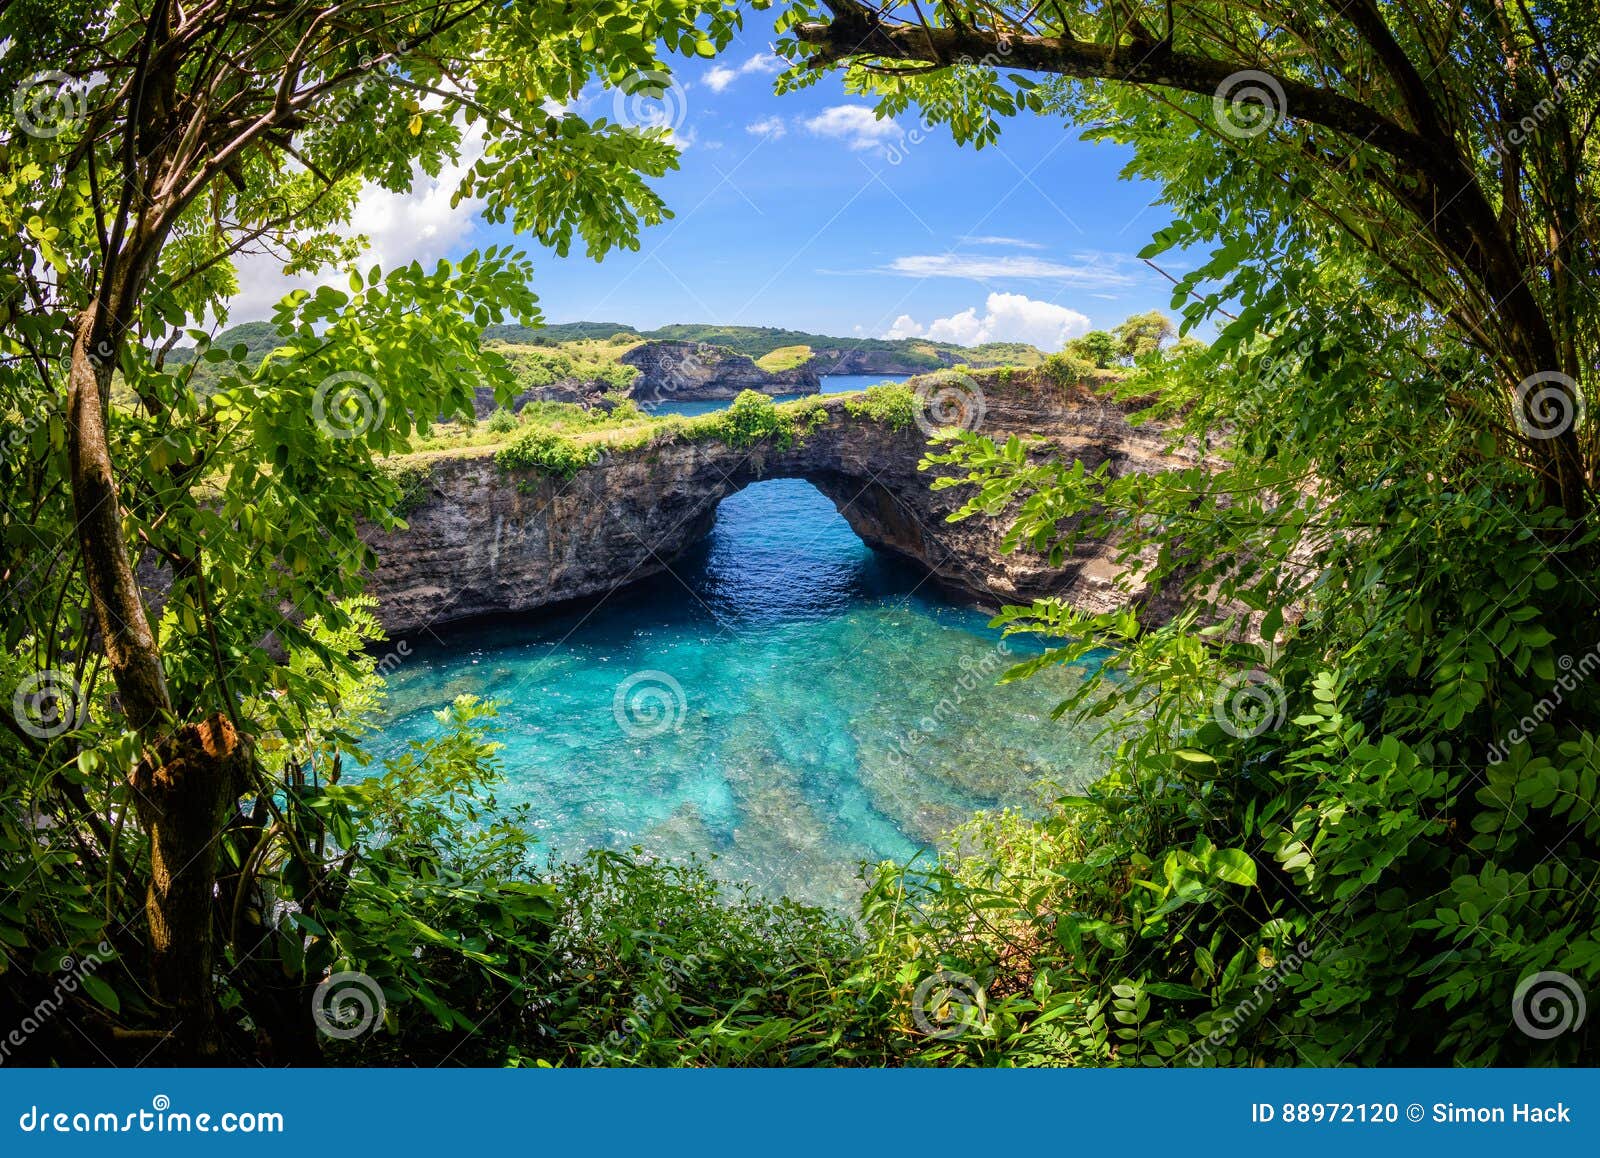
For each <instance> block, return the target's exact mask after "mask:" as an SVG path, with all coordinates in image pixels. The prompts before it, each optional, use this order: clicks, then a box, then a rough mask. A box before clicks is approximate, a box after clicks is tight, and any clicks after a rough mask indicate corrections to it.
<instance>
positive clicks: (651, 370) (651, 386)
mask: <svg viewBox="0 0 1600 1158" xmlns="http://www.w3.org/2000/svg"><path fill="white" fill-rule="evenodd" d="M620 360H621V361H622V362H623V363H625V364H626V365H629V366H634V367H637V368H638V370H639V376H638V377H637V378H635V379H634V381H633V388H632V394H633V397H634V398H635V399H637V400H639V401H641V402H697V401H705V400H717V399H724V398H732V397H734V396H735V395H736V394H738V393H739V392H740V391H741V390H758V391H760V392H761V393H763V394H815V393H816V392H817V391H818V390H820V389H821V388H822V383H821V379H819V378H818V376H817V371H816V370H815V369H813V368H812V367H811V365H810V364H809V363H807V364H804V365H801V366H796V367H795V368H793V369H791V370H764V369H762V368H761V367H760V366H758V365H756V363H755V361H754V359H751V358H748V357H746V356H745V355H743V354H739V353H735V352H734V351H733V350H730V349H727V348H726V347H724V346H713V345H710V344H708V343H705V342H667V341H652V342H645V343H644V344H643V345H640V346H635V347H634V348H633V349H631V350H629V351H628V352H627V353H626V354H624V355H622V358H621V359H620Z"/></svg>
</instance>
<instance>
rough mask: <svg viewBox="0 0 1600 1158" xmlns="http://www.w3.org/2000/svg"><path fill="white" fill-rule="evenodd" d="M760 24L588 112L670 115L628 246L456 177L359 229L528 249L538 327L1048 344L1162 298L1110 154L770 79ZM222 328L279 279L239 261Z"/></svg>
mask: <svg viewBox="0 0 1600 1158" xmlns="http://www.w3.org/2000/svg"><path fill="white" fill-rule="evenodd" d="M768 40H769V29H766V28H762V27H759V26H753V27H752V28H751V29H750V30H749V31H747V33H746V34H745V35H744V36H743V37H741V39H740V40H739V41H738V42H736V43H735V44H734V45H733V46H732V47H730V49H729V50H728V51H727V52H725V53H724V54H723V55H722V56H720V57H718V58H717V59H716V60H712V61H688V62H681V63H680V64H679V65H678V66H676V72H675V80H676V82H677V84H678V86H679V87H678V88H677V89H676V90H675V91H673V92H671V93H669V94H668V95H667V97H666V98H665V99H664V100H661V101H651V100H642V99H640V100H632V99H628V98H621V99H620V100H619V98H618V97H617V96H616V94H613V93H611V92H607V91H603V90H599V89H596V90H595V91H594V92H593V93H592V94H587V95H586V97H585V99H584V100H583V101H582V102H581V103H580V105H579V107H578V109H577V111H579V112H581V113H582V114H583V115H585V116H588V117H596V116H602V115H603V116H607V117H610V118H612V119H616V115H615V114H616V113H618V112H622V113H623V114H624V115H626V116H627V117H630V118H633V119H635V120H645V121H654V120H667V121H670V123H672V124H673V126H674V132H675V135H676V137H677V138H678V140H679V142H680V144H682V145H684V146H686V147H685V148H684V151H683V156H682V160H681V168H680V170H679V171H677V172H675V173H671V174H669V175H668V176H667V177H666V178H664V179H663V180H661V181H660V182H658V183H657V188H658V190H659V192H660V193H661V194H662V196H663V197H664V198H665V200H666V201H667V203H668V205H669V206H670V207H671V208H672V210H673V211H674V213H675V214H676V216H675V217H674V218H672V219H671V220H669V221H667V222H665V223H664V224H662V225H660V226H657V227H654V228H651V229H648V230H646V231H645V233H644V234H643V236H642V238H641V248H640V250H639V252H637V253H631V252H621V253H613V254H611V255H609V256H608V257H607V258H606V259H605V260H604V261H603V262H601V263H595V262H593V261H591V260H589V259H588V258H586V257H584V256H582V255H581V254H578V255H575V256H572V257H569V258H566V259H562V258H559V257H557V256H556V255H555V254H554V253H553V252H549V251H546V250H544V249H542V248H541V247H539V246H537V245H536V243H534V242H532V241H531V240H530V239H528V238H518V237H517V236H516V235H514V234H513V233H512V232H511V230H510V229H509V227H505V226H491V225H488V224H486V223H485V222H483V221H482V219H481V217H479V216H478V211H477V206H476V205H475V204H474V203H471V202H467V203H464V204H463V205H462V206H460V207H459V208H457V209H454V210H452V209H451V208H450V207H449V204H448V202H449V193H450V192H451V191H452V190H453V188H454V180H455V177H456V174H454V173H452V172H449V171H447V172H446V173H445V174H443V175H442V176H441V179H440V180H439V181H437V182H433V181H429V180H427V179H423V180H422V181H420V182H419V184H418V187H417V188H415V189H414V190H413V191H412V192H411V194H410V195H409V196H406V197H396V196H395V195H391V194H386V193H383V192H381V191H376V190H375V191H373V195H372V196H371V197H370V198H363V204H362V206H361V207H360V208H359V209H358V212H357V215H356V221H355V226H356V228H358V229H361V230H362V232H364V233H366V234H368V236H369V237H371V238H372V241H373V249H374V251H375V253H374V256H375V257H377V258H378V259H379V260H381V261H383V263H384V264H385V265H392V264H395V263H396V262H400V261H408V260H411V259H412V258H418V259H420V260H423V261H430V260H434V259H437V258H439V257H457V256H460V255H461V254H462V253H465V252H466V251H467V250H468V249H471V248H474V247H479V246H483V245H488V244H494V243H504V242H514V243H516V244H517V245H519V246H520V247H521V248H524V249H526V250H528V251H529V252H530V253H531V254H532V256H533V258H534V261H535V267H536V270H535V284H534V288H535V290H536V291H537V292H538V294H539V296H540V299H541V301H542V303H543V308H544V311H545V314H546V316H547V317H548V318H549V319H550V320H551V321H577V320H590V321H618V322H623V323H626V324H629V325H633V326H637V327H641V328H646V327H654V326H658V325H662V324H665V323H669V322H717V323H728V324H744V325H775V326H787V327H792V328H796V329H805V330H812V331H817V332H822V333H828V334H836V335H841V336H850V335H863V336H871V337H882V336H897V337H898V336H909V335H913V334H926V335H928V336H931V337H937V338H943V339H947V340H954V341H961V342H968V343H970V342H974V341H984V340H1023V341H1034V342H1036V343H1038V344H1040V345H1044V346H1047V347H1051V346H1059V343H1060V340H1062V339H1063V338H1065V337H1070V336H1073V335H1074V334H1076V333H1079V332H1082V331H1083V330H1085V329H1087V328H1089V327H1090V326H1094V327H1107V326H1111V325H1115V324H1116V323H1117V322H1119V321H1121V320H1122V319H1123V318H1124V317H1126V316H1127V315H1128V314H1130V313H1135V312H1138V311H1142V310H1147V309H1163V310H1166V309H1168V306H1169V300H1170V286H1169V285H1168V284H1167V283H1166V282H1165V281H1164V280H1163V279H1162V278H1161V277H1160V276H1159V275H1158V274H1156V273H1155V272H1154V271H1152V270H1150V269H1149V268H1148V267H1147V266H1145V265H1143V264H1142V263H1141V262H1139V261H1138V260H1137V258H1136V257H1135V256H1134V255H1135V254H1136V253H1137V251H1138V250H1139V249H1140V248H1141V247H1143V246H1144V245H1145V243H1146V242H1147V241H1148V240H1149V238H1150V235H1151V233H1152V232H1153V231H1154V230H1156V229H1158V228H1159V227H1160V226H1162V225H1163V224H1165V223H1166V220H1167V217H1166V214H1165V213H1164V211H1163V210H1162V209H1161V208H1160V207H1157V206H1154V205H1152V204H1151V203H1152V202H1153V201H1154V199H1155V196H1156V193H1157V189H1156V187H1155V186H1153V185H1150V184H1146V183H1135V182H1129V181H1124V180H1120V179H1119V178H1118V175H1117V174H1118V171H1119V169H1120V168H1121V166H1122V165H1123V163H1124V162H1125V160H1126V155H1125V154H1124V153H1123V151H1122V150H1120V149H1118V148H1115V147H1112V146H1107V145H1094V144H1089V143H1086V142H1083V141H1080V140H1078V139H1077V133H1076V130H1074V129H1072V128H1071V127H1069V126H1066V125H1065V124H1063V123H1062V122H1060V121H1054V120H1042V119H1038V118H1034V117H1031V116H1023V117H1019V118H1017V119H1015V120H1013V121H1012V122H1010V123H1008V126H1007V129H1006V131H1005V133H1004V134H1003V136H1002V138H1001V141H1000V143H999V145H998V146H991V147H989V148H986V149H983V150H981V151H979V150H974V149H973V148H971V147H965V148H959V147H957V146H956V145H954V144H953V143H952V142H951V141H950V139H949V136H948V133H946V132H945V131H944V130H942V129H934V130H932V131H929V130H926V129H922V128H921V127H920V126H918V125H917V124H916V123H915V122H912V121H902V122H901V123H898V124H896V123H883V122H875V121H873V119H872V118H871V116H870V112H869V108H870V106H869V102H868V101H866V100H864V99H862V98H860V97H852V96H849V95H847V94H846V93H845V92H844V90H843V88H842V86H841V84H840V82H839V79H838V78H837V76H828V77H825V78H824V79H823V80H822V82H821V83H819V84H818V85H815V86H813V87H811V88H808V89H804V90H802V91H800V92H795V93H789V94H786V95H784V96H781V97H780V96H776V95H774V93H773V92H772V83H773V76H774V74H775V72H776V71H777V67H778V65H777V61H776V60H774V59H773V58H772V57H771V55H770V49H769V44H768ZM241 275H242V279H246V287H247V292H246V293H245V294H244V295H242V298H241V300H240V301H238V302H237V303H236V305H235V307H234V311H233V318H234V320H243V319H245V318H248V317H256V316H263V315H264V314H265V313H266V310H265V308H263V307H264V306H265V304H266V303H267V302H269V301H270V300H272V299H273V298H275V297H277V296H278V295H279V294H280V293H281V292H283V288H284V287H283V284H282V282H281V279H277V278H275V277H271V276H269V275H268V273H267V270H266V268H265V267H263V266H254V267H253V268H252V267H248V266H247V268H245V269H242V270H241Z"/></svg>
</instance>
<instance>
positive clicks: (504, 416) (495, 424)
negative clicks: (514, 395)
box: [484, 406, 518, 434]
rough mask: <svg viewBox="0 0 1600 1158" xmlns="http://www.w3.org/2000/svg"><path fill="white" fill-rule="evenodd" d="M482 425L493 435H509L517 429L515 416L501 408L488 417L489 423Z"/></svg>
mask: <svg viewBox="0 0 1600 1158" xmlns="http://www.w3.org/2000/svg"><path fill="white" fill-rule="evenodd" d="M484 425H485V426H486V427H488V428H489V430H490V431H492V432H493V433H495V434H510V433H511V432H512V431H513V430H515V429H516V428H517V425H518V423H517V416H516V415H515V414H513V413H511V411H509V410H507V409H506V408H505V407H504V406H501V407H499V408H498V409H496V410H495V412H494V413H493V414H491V415H489V421H488V422H486V423H484Z"/></svg>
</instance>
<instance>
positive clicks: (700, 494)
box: [367, 374, 1172, 637]
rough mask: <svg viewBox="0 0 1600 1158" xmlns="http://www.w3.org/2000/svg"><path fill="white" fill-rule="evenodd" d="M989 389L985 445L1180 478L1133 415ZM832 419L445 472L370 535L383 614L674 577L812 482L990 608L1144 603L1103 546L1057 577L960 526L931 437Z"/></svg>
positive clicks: (489, 606) (1081, 396) (1026, 381)
mask: <svg viewBox="0 0 1600 1158" xmlns="http://www.w3.org/2000/svg"><path fill="white" fill-rule="evenodd" d="M984 390H985V393H986V401H987V421H986V426H985V430H984V432H985V433H990V434H993V435H995V436H997V437H998V436H1004V435H1006V434H1010V433H1023V434H1035V435H1039V436H1042V437H1044V438H1047V439H1048V440H1049V441H1051V442H1052V443H1054V444H1055V446H1056V448H1057V450H1058V451H1059V453H1061V454H1063V455H1070V456H1072V457H1077V458H1081V459H1083V460H1084V461H1085V463H1086V465H1088V466H1090V467H1093V466H1097V465H1098V464H1099V463H1101V462H1103V461H1107V460H1111V461H1112V462H1113V466H1114V469H1118V470H1124V469H1134V470H1146V469H1160V468H1161V467H1163V466H1170V465H1172V462H1171V460H1169V459H1167V458H1165V457H1164V456H1163V454H1162V436H1161V434H1160V432H1159V431H1155V430H1151V429H1148V428H1144V427H1133V426H1130V425H1129V423H1128V421H1127V414H1128V412H1129V411H1130V410H1131V407H1124V406H1121V405H1118V404H1115V403H1112V402H1109V401H1107V400H1105V399H1103V398H1101V397H1100V396H1098V395H1096V394H1092V393H1090V392H1088V391H1084V390H1082V389H1081V388H1079V389H1069V390H1061V389H1059V388H1056V387H1054V386H1051V385H1049V384H1047V383H1044V382H1042V381H1040V380H1039V379H1038V378H1037V377H1036V376H1033V375H1025V374H1018V375H1014V376H1010V377H1008V378H1002V377H999V376H992V377H991V376H986V378H985V380H984ZM823 406H824V407H825V409H826V411H827V420H826V421H825V422H823V423H822V424H821V425H820V426H819V427H818V428H817V429H816V430H814V431H813V432H812V433H811V434H809V435H808V436H807V437H805V438H804V439H803V440H801V441H799V442H798V443H797V444H796V445H794V446H791V447H788V448H779V447H776V446H773V445H758V446H756V447H753V448H749V449H736V448H734V447H730V446H727V445H725V444H723V443H721V442H716V441H700V442H690V441H683V440H676V441H674V440H668V441H664V442H662V443H660V444H657V445H654V446H649V447H645V448H641V449H638V450H633V451H625V452H616V453H612V454H608V455H607V456H605V457H604V458H603V460H602V461H601V462H599V463H598V464H597V465H595V466H593V467H591V468H588V469H586V470H583V471H580V472H579V473H578V474H577V475H576V476H575V477H574V478H573V479H571V480H570V481H567V482H562V481H558V480H555V479H552V478H548V477H544V476H540V475H537V474H534V473H530V472H518V473H516V474H512V473H508V472H507V471H505V470H503V469H502V468H501V467H499V466H498V465H497V464H496V463H495V461H494V453H493V450H494V448H483V449H473V450H468V451H459V452H455V453H452V454H450V455H446V456H442V457H439V458H437V459H434V460H433V461H432V462H431V464H430V467H429V474H428V478H427V481H426V484H425V486H424V488H423V489H422V491H421V501H420V503H418V505H416V506H415V507H414V508H413V509H412V510H411V511H410V512H409V513H408V514H407V516H406V518H407V520H408V522H409V529H407V530H405V531H398V532H392V533H385V532H380V531H377V530H373V531H371V532H370V533H369V534H368V536H367V538H368V542H369V543H370V544H371V546H372V547H373V549H374V551H375V553H376V555H377V558H378V565H377V567H376V568H375V570H374V571H373V573H372V575H371V577H370V581H369V590H370V591H371V592H372V593H373V594H375V595H376V596H378V598H379V602H380V609H379V617H380V619H381V620H382V622H383V624H384V626H385V628H386V629H387V630H388V631H389V633H390V634H391V635H392V636H397V637H398V636H402V635H406V634H409V633H414V632H419V631H423V630H427V629H431V628H437V627H439V626H441V625H443V624H448V623H450V622H455V621H459V620H464V619H471V618H477V617H481V616H489V615H502V614H507V613H516V612H525V611H532V610H536V609H539V608H543V607H549V606H553V605H556V604H560V603H565V602H568V601H571V600H578V599H585V598H593V597H595V596H600V595H604V594H605V593H607V592H608V591H611V590H614V589H616V588H617V587H619V586H622V585H624V584H627V583H630V582H634V581H636V580H639V579H643V578H645V577H647V576H649V575H653V574H656V573H658V572H660V571H662V570H664V569H665V568H666V567H668V566H669V565H670V564H671V562H672V561H673V560H674V559H675V558H677V557H678V556H679V555H680V554H682V553H683V551H684V550H686V549H687V548H688V547H689V546H690V545H692V544H693V543H695V542H697V541H699V540H700V539H701V538H703V537H704V536H705V535H706V534H707V533H708V532H709V531H710V530H711V526H712V524H713V522H714V521H715V519H716V512H717V506H718V504H719V503H721V501H722V500H723V499H724V498H726V497H727V496H728V495H730V494H732V493H734V492H735V491H738V490H740V489H742V488H744V487H745V486H748V485H750V484H751V483H753V482H757V481H761V480H764V479H773V478H799V479H804V480H806V481H807V482H810V483H811V484H812V485H813V486H815V487H816V488H817V489H818V490H819V491H821V492H822V493H823V494H824V495H826V496H827V497H828V498H829V499H831V500H832V501H833V503H834V505H835V506H836V507H837V508H838V509H839V511H840V513H841V514H842V515H843V516H844V518H845V519H846V521H848V522H849V524H850V526H851V527H852V529H854V530H855V532H856V534H858V535H859V536H860V537H861V538H862V539H863V540H864V541H865V542H866V543H868V544H869V545H870V546H872V547H874V548H878V549H881V550H887V551H894V552H897V553H899V554H901V555H905V556H908V557H910V558H911V559H914V560H916V561H917V562H919V563H921V564H922V565H923V566H925V567H927V568H928V569H929V570H930V571H932V572H933V574H934V575H935V576H936V577H937V579H938V580H939V581H940V582H941V583H942V584H943V585H945V586H946V587H948V588H951V589H954V590H956V591H958V592H961V593H963V594H965V595H966V596H968V597H970V598H972V599H973V600H975V601H977V602H979V603H981V604H985V605H988V606H997V605H999V604H1001V603H1004V602H1008V601H1018V600H1031V599H1033V598H1036V597H1041V596H1052V595H1053V596H1060V597H1062V598H1065V599H1067V600H1068V601H1070V602H1072V603H1073V604H1075V605H1077V606H1081V607H1085V608H1089V609H1093V610H1106V609H1109V608H1111V607H1116V606H1121V605H1124V604H1126V603H1127V602H1129V600H1130V599H1136V598H1138V593H1137V592H1136V591H1133V592H1129V591H1125V590H1119V588H1118V584H1117V582H1116V581H1117V580H1118V579H1119V577H1122V575H1123V571H1124V568H1122V567H1121V566H1120V565H1119V564H1117V563H1116V562H1115V561H1114V560H1113V558H1112V555H1111V552H1110V551H1108V550H1106V549H1104V547H1103V545H1102V546H1100V547H1093V546H1091V547H1089V548H1088V549H1086V550H1084V551H1082V552H1080V553H1079V555H1078V556H1077V557H1075V558H1073V559H1071V560H1069V561H1068V562H1067V564H1066V565H1065V566H1064V567H1060V568H1052V567H1050V566H1049V565H1048V564H1047V562H1046V561H1045V560H1043V559H1040V558H1038V557H1034V556H1030V555H1027V554H1023V553H1015V554H1010V555H1007V554H1004V553H1002V551H1001V550H1000V540H1001V531H1002V529H1001V527H1000V526H998V525H997V524H996V523H995V522H993V521H990V520H985V519H969V520H966V521H963V522H960V523H950V522H947V521H946V516H947V515H948V514H949V513H950V512H951V511H952V510H954V509H955V507H956V506H957V505H958V503H959V496H958V494H957V492H955V491H941V492H934V491H932V490H931V489H930V483H931V482H932V480H933V477H934V476H933V475H932V474H931V473H929V472H927V471H921V470H919V469H918V464H919V463H920V461H921V460H922V457H923V453H924V449H925V447H926V443H927V439H926V436H925V435H924V434H923V432H922V431H921V430H919V429H918V428H917V427H916V426H907V427H905V428H904V429H901V430H893V429H891V428H889V427H888V426H887V425H885V424H882V423H879V422H876V421H874V420H872V419H870V418H866V417H859V416H854V415H851V414H850V413H849V412H848V411H847V410H846V408H845V406H844V405H843V403H842V402H841V401H840V400H838V399H825V400H824V401H823Z"/></svg>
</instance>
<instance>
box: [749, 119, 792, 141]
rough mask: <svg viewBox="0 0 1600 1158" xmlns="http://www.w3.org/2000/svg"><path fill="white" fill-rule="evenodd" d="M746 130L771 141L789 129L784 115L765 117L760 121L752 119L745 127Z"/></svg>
mask: <svg viewBox="0 0 1600 1158" xmlns="http://www.w3.org/2000/svg"><path fill="white" fill-rule="evenodd" d="M744 131H745V132H747V133H752V134H754V135H755V136H758V137H762V138H765V139H766V140H769V141H776V140H777V139H778V138H779V137H781V136H783V135H784V134H785V133H787V132H788V131H789V129H788V127H787V126H786V125H784V123H783V118H782V117H763V118H762V119H761V120H759V121H751V122H750V123H749V124H748V125H746V126H745V127H744Z"/></svg>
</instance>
